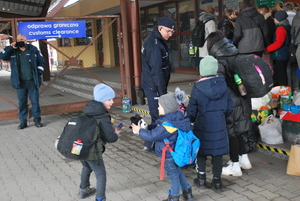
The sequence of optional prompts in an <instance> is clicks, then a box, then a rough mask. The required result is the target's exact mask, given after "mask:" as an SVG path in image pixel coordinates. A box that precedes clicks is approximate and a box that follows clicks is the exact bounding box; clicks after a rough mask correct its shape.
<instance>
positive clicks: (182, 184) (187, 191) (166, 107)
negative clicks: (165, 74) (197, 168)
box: [131, 88, 194, 201]
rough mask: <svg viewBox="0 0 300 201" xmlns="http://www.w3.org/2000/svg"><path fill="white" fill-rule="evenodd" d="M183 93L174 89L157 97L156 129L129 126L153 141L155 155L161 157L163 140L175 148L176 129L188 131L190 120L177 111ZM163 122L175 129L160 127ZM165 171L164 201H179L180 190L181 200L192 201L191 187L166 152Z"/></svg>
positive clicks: (182, 99)
mask: <svg viewBox="0 0 300 201" xmlns="http://www.w3.org/2000/svg"><path fill="white" fill-rule="evenodd" d="M184 99H185V93H184V91H181V90H180V89H179V88H176V90H175V94H165V95H162V96H160V97H159V100H158V112H159V115H160V116H159V119H157V120H156V122H155V123H156V124H157V127H156V128H154V129H152V130H146V129H142V128H141V126H140V123H139V124H138V125H135V124H131V126H132V129H133V131H135V132H136V133H138V134H139V136H140V137H141V138H142V139H144V140H147V141H155V153H156V154H157V155H158V156H159V157H161V156H162V150H163V148H164V146H165V143H164V139H165V138H167V139H168V140H169V143H170V146H171V148H172V149H174V147H175V143H176V140H177V135H178V133H177V129H176V128H179V129H181V130H182V131H184V132H188V131H190V120H189V119H188V118H186V117H185V116H184V114H183V112H182V111H178V109H179V105H180V104H181V103H182V102H184ZM164 122H170V123H171V124H173V125H174V126H175V127H176V128H173V127H169V126H165V125H162V123H164ZM164 167H165V170H166V172H167V175H168V177H169V180H170V183H171V184H170V186H171V189H170V190H169V191H168V193H169V196H168V198H167V199H166V200H164V201H179V197H180V189H182V193H183V198H184V200H187V201H193V200H194V199H193V195H192V186H190V185H189V184H188V181H187V179H186V177H185V175H184V173H183V172H182V171H181V167H179V166H178V165H176V164H175V162H174V160H173V158H172V156H171V154H170V152H169V151H168V150H167V152H166V160H165V166H164Z"/></svg>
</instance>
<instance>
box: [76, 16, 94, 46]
mask: <svg viewBox="0 0 300 201" xmlns="http://www.w3.org/2000/svg"><path fill="white" fill-rule="evenodd" d="M92 39H93V35H92V22H91V20H87V21H86V37H82V38H75V45H87V44H89V43H90V42H91V41H92Z"/></svg>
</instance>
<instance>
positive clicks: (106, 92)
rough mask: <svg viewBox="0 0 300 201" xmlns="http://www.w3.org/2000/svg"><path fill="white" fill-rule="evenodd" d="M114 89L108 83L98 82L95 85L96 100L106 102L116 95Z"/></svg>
mask: <svg viewBox="0 0 300 201" xmlns="http://www.w3.org/2000/svg"><path fill="white" fill-rule="evenodd" d="M115 96H116V95H115V92H114V90H113V89H112V88H111V87H109V86H107V85H106V84H97V85H96V86H95V87H94V100H95V101H97V102H102V103H103V102H105V101H107V100H110V99H113V98H114V97H115Z"/></svg>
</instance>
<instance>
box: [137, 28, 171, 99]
mask: <svg viewBox="0 0 300 201" xmlns="http://www.w3.org/2000/svg"><path fill="white" fill-rule="evenodd" d="M142 66H143V68H142V88H143V89H144V90H151V91H155V92H158V95H159V96H160V95H163V94H166V93H167V86H168V82H169V79H170V69H171V63H170V61H169V52H168V46H167V43H166V40H165V39H163V38H162V36H161V34H160V33H159V31H158V29H157V27H154V29H153V32H152V33H151V34H150V35H149V36H148V37H147V39H146V41H145V42H144V44H143V47H142Z"/></svg>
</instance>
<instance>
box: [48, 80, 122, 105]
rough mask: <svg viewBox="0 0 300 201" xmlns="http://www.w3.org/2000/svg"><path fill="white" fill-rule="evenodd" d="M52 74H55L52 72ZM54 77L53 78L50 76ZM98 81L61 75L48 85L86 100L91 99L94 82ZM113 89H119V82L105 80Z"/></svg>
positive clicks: (97, 82)
mask: <svg viewBox="0 0 300 201" xmlns="http://www.w3.org/2000/svg"><path fill="white" fill-rule="evenodd" d="M52 76H56V75H55V74H52ZM52 79H54V78H52ZM48 83H49V82H45V81H44V82H43V85H47V84H48ZM99 83H100V82H99V81H98V80H97V79H94V78H86V77H81V76H76V75H61V76H60V77H59V78H58V79H56V80H55V82H54V83H52V84H51V85H50V87H51V88H55V89H58V90H61V91H62V92H68V93H71V94H74V95H77V96H80V97H83V98H86V99H87V100H92V99H93V89H94V87H95V85H96V84H99ZM105 83H106V84H108V85H109V86H111V87H112V88H114V89H117V90H121V84H120V83H117V82H110V81H108V82H105Z"/></svg>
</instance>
